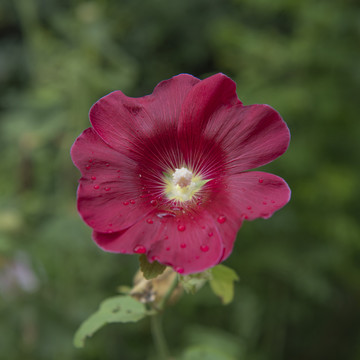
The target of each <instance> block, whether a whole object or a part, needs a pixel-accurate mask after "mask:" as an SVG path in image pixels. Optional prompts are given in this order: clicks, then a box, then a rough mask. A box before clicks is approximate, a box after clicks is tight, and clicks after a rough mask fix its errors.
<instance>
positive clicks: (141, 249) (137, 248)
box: [134, 245, 146, 254]
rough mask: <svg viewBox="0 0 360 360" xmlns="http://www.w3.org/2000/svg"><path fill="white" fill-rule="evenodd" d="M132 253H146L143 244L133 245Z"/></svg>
mask: <svg viewBox="0 0 360 360" xmlns="http://www.w3.org/2000/svg"><path fill="white" fill-rule="evenodd" d="M134 253H136V254H145V253H146V248H145V246H142V245H137V246H135V247H134Z"/></svg>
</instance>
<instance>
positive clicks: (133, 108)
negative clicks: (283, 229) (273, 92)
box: [71, 74, 290, 274]
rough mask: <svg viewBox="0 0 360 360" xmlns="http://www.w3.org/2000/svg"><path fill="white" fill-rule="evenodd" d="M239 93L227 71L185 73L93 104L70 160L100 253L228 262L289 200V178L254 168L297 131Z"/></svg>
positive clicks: (190, 264) (191, 263)
mask: <svg viewBox="0 0 360 360" xmlns="http://www.w3.org/2000/svg"><path fill="white" fill-rule="evenodd" d="M235 90H236V85H235V83H234V82H233V81H232V80H231V79H230V78H228V77H226V76H225V75H223V74H217V75H214V76H211V77H209V78H207V79H205V80H199V79H197V78H195V77H193V76H191V75H186V74H182V75H178V76H175V77H173V78H172V79H169V80H165V81H163V82H161V83H160V84H158V85H157V86H156V88H155V90H154V92H153V93H152V94H151V95H148V96H145V97H142V98H130V97H127V96H125V95H124V94H123V93H122V92H121V91H114V92H112V93H110V94H109V95H107V96H105V97H103V98H101V99H100V100H99V101H98V102H96V103H95V104H94V105H93V107H92V108H91V110H90V122H91V125H92V127H91V128H89V129H87V130H85V131H84V132H83V133H82V134H81V135H80V136H79V137H78V139H77V140H76V141H75V143H74V145H73V147H72V149H71V156H72V159H73V162H74V164H75V165H76V166H77V168H78V169H79V170H80V171H81V174H82V177H81V179H80V181H79V182H80V184H79V188H78V192H77V196H78V210H79V213H80V214H81V216H82V218H83V219H84V221H85V222H86V223H87V224H88V225H89V226H90V227H92V228H93V230H94V233H93V238H94V240H95V242H96V243H97V244H98V245H99V246H100V247H101V248H102V249H104V250H106V251H110V252H118V253H124V254H133V253H136V254H142V253H144V254H146V255H147V257H148V259H149V261H150V262H152V261H154V260H157V261H159V262H160V263H162V264H165V265H168V266H172V267H173V268H174V269H175V270H176V271H177V272H178V273H181V274H189V273H195V272H200V271H203V270H206V269H208V268H210V267H213V266H215V265H216V264H218V263H220V262H221V261H223V260H225V259H226V258H227V257H228V256H229V254H230V253H231V251H232V248H233V243H234V241H235V238H236V234H237V231H238V230H239V228H240V226H241V224H242V222H243V221H244V220H253V219H256V218H259V217H262V218H268V217H270V216H271V215H272V214H273V213H274V212H275V211H276V210H278V209H280V208H281V207H283V206H284V205H285V204H286V203H287V202H288V201H289V199H290V189H289V187H288V185H287V184H286V183H285V181H284V180H283V179H281V178H279V177H277V176H275V175H272V174H268V173H265V172H259V171H252V172H247V170H249V169H253V168H256V167H258V166H261V165H264V164H267V163H269V162H270V161H272V160H274V159H276V158H277V157H278V156H280V155H281V154H283V153H284V152H285V151H286V149H287V147H288V144H289V139H290V135H289V130H288V128H287V126H286V124H285V122H284V121H283V120H282V119H281V117H280V115H279V114H278V113H277V112H276V111H275V110H274V109H272V108H271V107H269V106H267V105H250V106H244V105H243V104H242V103H241V101H240V100H239V99H238V97H237V95H236V91H235Z"/></svg>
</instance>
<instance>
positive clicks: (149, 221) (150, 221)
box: [146, 219, 154, 224]
mask: <svg viewBox="0 0 360 360" xmlns="http://www.w3.org/2000/svg"><path fill="white" fill-rule="evenodd" d="M146 222H147V223H148V224H153V223H154V221H152V219H147V220H146Z"/></svg>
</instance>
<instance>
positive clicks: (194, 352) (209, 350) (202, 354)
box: [181, 346, 235, 360]
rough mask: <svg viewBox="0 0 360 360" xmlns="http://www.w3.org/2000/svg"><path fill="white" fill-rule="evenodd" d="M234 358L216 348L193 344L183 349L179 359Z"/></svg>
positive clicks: (226, 359) (216, 359)
mask: <svg viewBox="0 0 360 360" xmlns="http://www.w3.org/2000/svg"><path fill="white" fill-rule="evenodd" d="M199 359H201V360H235V358H234V357H232V356H230V355H229V354H226V353H224V352H222V351H220V350H218V349H216V348H213V347H208V346H193V347H190V348H188V349H186V350H185V352H184V354H183V356H182V357H181V360H199Z"/></svg>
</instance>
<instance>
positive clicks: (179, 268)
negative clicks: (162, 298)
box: [174, 266, 185, 274]
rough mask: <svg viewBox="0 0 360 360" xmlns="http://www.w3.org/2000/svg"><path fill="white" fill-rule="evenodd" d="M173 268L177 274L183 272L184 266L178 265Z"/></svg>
mask: <svg viewBox="0 0 360 360" xmlns="http://www.w3.org/2000/svg"><path fill="white" fill-rule="evenodd" d="M174 270H175V271H176V272H177V273H179V274H183V273H184V272H185V270H184V268H182V267H180V266H177V267H175V268H174Z"/></svg>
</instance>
